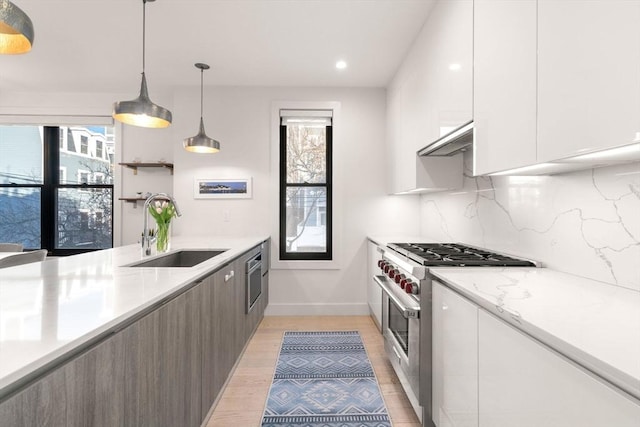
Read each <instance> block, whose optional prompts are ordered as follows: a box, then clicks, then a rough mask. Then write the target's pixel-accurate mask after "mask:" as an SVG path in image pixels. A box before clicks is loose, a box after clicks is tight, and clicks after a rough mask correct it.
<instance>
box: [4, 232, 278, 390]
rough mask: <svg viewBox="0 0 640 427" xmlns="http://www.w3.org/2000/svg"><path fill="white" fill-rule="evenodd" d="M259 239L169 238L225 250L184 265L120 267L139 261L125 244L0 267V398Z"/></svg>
mask: <svg viewBox="0 0 640 427" xmlns="http://www.w3.org/2000/svg"><path fill="white" fill-rule="evenodd" d="M266 239H267V237H263V238H258V237H256V238H228V237H223V238H216V237H202V238H185V237H173V238H172V241H171V245H172V251H175V250H176V249H228V250H227V251H226V252H224V253H223V254H221V255H218V256H216V257H214V258H211V259H209V260H207V261H205V262H203V263H201V264H198V265H196V266H194V267H190V268H184V267H180V268H150V267H145V268H140V267H137V268H129V267H122V266H123V265H127V264H131V263H134V262H136V261H139V260H141V259H143V257H142V254H141V248H140V246H139V245H129V246H123V247H119V248H114V249H109V250H103V251H97V252H90V253H86V254H82V255H76V256H70V257H62V258H47V260H46V261H44V262H38V263H32V264H26V265H21V266H16V267H9V268H4V269H0V397H1V396H2V395H3V394H4V393H5V392H7V391H9V389H10V388H11V387H10V386H11V385H12V384H15V383H16V382H17V381H19V380H21V379H23V378H24V377H25V376H27V375H31V374H33V373H34V372H36V371H37V370H39V369H42V368H43V367H45V366H47V365H48V364H50V363H52V362H54V361H56V360H58V359H59V358H61V357H63V356H64V355H65V354H67V353H69V352H71V351H73V350H74V349H77V348H78V347H80V346H82V345H83V344H86V343H87V342H90V341H91V340H92V339H95V338H96V337H98V336H100V335H102V334H104V333H105V332H107V331H109V330H111V329H113V328H114V327H115V326H117V325H119V324H122V323H124V322H125V321H126V320H127V319H129V318H131V317H132V316H134V315H135V314H137V313H140V312H142V311H144V310H145V309H147V308H149V307H151V306H153V305H155V304H157V303H158V302H160V301H162V300H163V299H164V298H166V297H168V296H170V295H172V294H174V293H176V292H177V291H179V290H180V288H181V287H184V286H187V285H189V284H190V283H192V282H193V281H194V280H195V279H197V278H199V277H202V276H204V275H206V274H208V273H210V272H212V271H214V270H216V269H218V268H219V267H221V266H222V265H223V264H225V263H226V262H227V261H229V260H231V259H233V258H236V257H237V256H239V255H241V254H243V253H244V252H246V251H248V250H249V249H251V248H253V247H254V246H256V245H258V244H260V243H261V242H263V241H265V240H266ZM151 258H152V257H146V259H151Z"/></svg>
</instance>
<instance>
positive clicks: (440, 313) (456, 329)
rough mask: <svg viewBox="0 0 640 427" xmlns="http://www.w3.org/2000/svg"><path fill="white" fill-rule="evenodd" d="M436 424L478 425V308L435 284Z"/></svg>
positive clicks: (434, 408) (434, 385)
mask: <svg viewBox="0 0 640 427" xmlns="http://www.w3.org/2000/svg"><path fill="white" fill-rule="evenodd" d="M432 384H433V421H434V422H435V424H436V425H437V426H438V427H453V426H458V427H477V425H478V307H476V306H475V305H474V304H472V303H471V302H469V301H468V300H466V299H464V298H463V297H461V296H459V295H458V294H456V293H455V292H453V291H451V290H449V289H448V288H446V287H444V286H443V285H441V284H440V283H438V282H435V281H434V282H433V383H432Z"/></svg>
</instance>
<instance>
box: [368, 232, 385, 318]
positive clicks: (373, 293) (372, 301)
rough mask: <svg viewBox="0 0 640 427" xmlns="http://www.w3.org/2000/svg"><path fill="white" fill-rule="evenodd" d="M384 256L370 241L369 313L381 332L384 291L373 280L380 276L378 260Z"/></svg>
mask: <svg viewBox="0 0 640 427" xmlns="http://www.w3.org/2000/svg"><path fill="white" fill-rule="evenodd" d="M381 258H382V256H381V254H380V252H378V245H376V244H375V243H373V242H371V241H368V242H367V260H368V262H367V301H368V303H369V312H370V313H371V317H373V320H374V321H375V323H376V326H377V327H378V329H379V330H381V325H382V289H380V286H378V284H377V283H376V282H375V280H373V276H374V275H376V274H378V272H379V271H380V268H379V267H378V260H379V259H381Z"/></svg>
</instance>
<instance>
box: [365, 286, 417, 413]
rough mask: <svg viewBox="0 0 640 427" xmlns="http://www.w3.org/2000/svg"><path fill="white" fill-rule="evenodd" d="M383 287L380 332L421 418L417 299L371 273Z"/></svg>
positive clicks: (390, 357) (386, 349)
mask: <svg viewBox="0 0 640 427" xmlns="http://www.w3.org/2000/svg"><path fill="white" fill-rule="evenodd" d="M374 280H375V281H376V283H377V284H378V286H380V288H381V289H382V335H383V337H384V348H385V353H386V354H387V357H388V359H389V361H390V362H391V365H392V366H393V370H394V371H395V372H396V375H397V376H398V379H399V380H400V384H402V388H403V389H404V391H405V393H406V394H407V397H408V398H409V401H410V402H411V406H412V407H413V409H414V411H415V412H416V415H417V416H418V418H420V419H422V407H421V406H420V403H419V396H420V395H419V380H420V366H419V364H420V303H419V301H417V300H416V299H415V298H414V297H412V296H410V295H407V294H406V293H405V292H404V291H403V290H402V289H400V287H399V286H398V285H396V284H395V283H394V282H392V281H391V280H389V279H387V278H386V277H385V276H374Z"/></svg>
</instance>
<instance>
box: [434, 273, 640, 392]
mask: <svg viewBox="0 0 640 427" xmlns="http://www.w3.org/2000/svg"><path fill="white" fill-rule="evenodd" d="M430 272H431V273H432V274H433V275H434V276H436V277H437V278H439V279H441V281H444V282H445V284H447V285H449V287H451V288H453V289H454V290H457V291H458V292H460V293H461V294H463V295H464V296H466V297H467V298H469V299H471V300H472V301H474V302H475V303H477V304H478V305H480V306H481V307H483V308H484V309H486V310H487V311H489V312H491V313H492V314H495V315H496V316H499V317H500V318H502V319H503V320H505V321H507V322H509V323H511V324H513V325H514V326H516V327H517V328H518V329H520V330H522V331H524V332H526V333H528V334H530V335H531V336H533V337H535V338H537V339H538V340H540V341H541V342H543V343H545V344H547V345H548V346H549V347H551V348H553V349H554V350H556V351H558V352H559V353H561V354H563V355H565V356H567V357H568V358H569V359H571V360H573V361H575V362H577V363H578V364H580V365H582V366H584V367H586V368H587V369H589V370H591V371H592V372H594V373H596V374H597V375H599V376H601V377H603V378H605V379H607V380H608V381H610V382H612V383H613V384H616V385H617V386H618V387H620V388H621V389H623V390H625V391H627V392H628V393H630V394H631V395H633V396H635V397H636V398H638V399H640V292H638V291H634V290H630V289H627V288H623V287H619V286H614V285H610V284H607V283H603V282H598V281H595V280H589V279H585V278H582V277H578V276H574V275H570V274H566V273H561V272H558V271H554V270H549V269H546V268H497V267H465V268H431V269H430Z"/></svg>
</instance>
